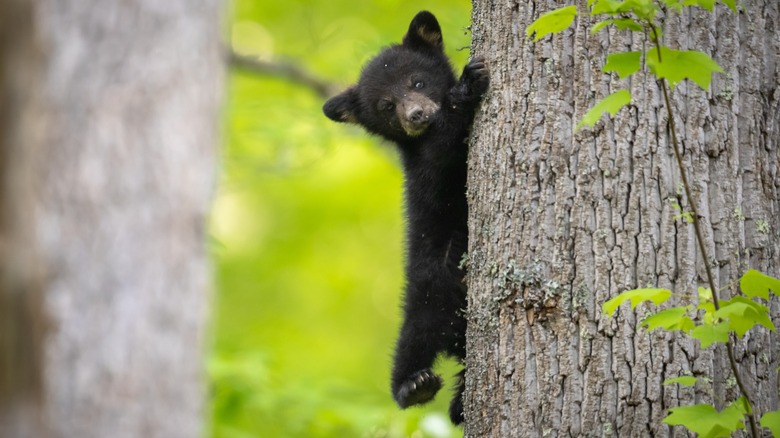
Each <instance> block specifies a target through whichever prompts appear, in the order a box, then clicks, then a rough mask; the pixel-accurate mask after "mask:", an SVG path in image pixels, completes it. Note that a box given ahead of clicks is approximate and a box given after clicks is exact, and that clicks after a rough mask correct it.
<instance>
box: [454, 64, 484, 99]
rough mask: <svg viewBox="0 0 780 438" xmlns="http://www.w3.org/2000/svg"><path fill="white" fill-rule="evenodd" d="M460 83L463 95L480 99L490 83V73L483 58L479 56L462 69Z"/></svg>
mask: <svg viewBox="0 0 780 438" xmlns="http://www.w3.org/2000/svg"><path fill="white" fill-rule="evenodd" d="M460 81H461V83H462V91H463V94H464V95H466V96H469V97H474V98H480V97H482V95H483V94H485V91H487V88H488V84H489V83H490V71H489V70H488V68H487V64H486V63H485V58H483V57H481V56H480V57H478V58H474V59H472V60H471V61H470V62H469V63H468V64H467V65H466V67H464V68H463V75H461V77H460Z"/></svg>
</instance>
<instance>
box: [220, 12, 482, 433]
mask: <svg viewBox="0 0 780 438" xmlns="http://www.w3.org/2000/svg"><path fill="white" fill-rule="evenodd" d="M422 9H427V10H430V11H431V12H433V13H434V14H435V15H436V16H437V18H438V19H439V22H440V24H441V26H442V30H443V33H444V41H445V45H446V47H447V52H448V54H449V55H450V57H451V59H452V60H453V64H454V66H455V68H456V70H460V68H462V66H463V65H464V63H465V61H466V59H467V58H468V56H469V53H468V49H467V48H468V45H469V43H470V34H469V32H468V25H469V15H470V9H471V5H470V3H468V2H466V1H462V0H460V1H455V2H453V1H446V0H437V1H398V0H383V1H375V2H361V1H355V0H327V1H326V0H311V1H305V0H290V1H285V2H281V1H272V2H271V1H252V0H235V1H234V2H233V5H232V11H231V17H232V22H231V24H230V34H231V35H230V38H231V40H232V44H233V47H234V48H235V50H236V51H238V52H240V53H243V54H248V55H252V56H255V57H258V58H260V59H268V60H286V61H293V62H295V63H298V64H300V65H301V66H303V67H304V68H306V69H308V70H309V71H311V72H312V73H313V74H315V75H317V76H319V77H321V78H322V79H325V80H327V81H331V82H335V83H337V84H342V85H344V86H346V85H348V84H349V83H352V82H354V81H355V80H356V79H357V77H358V75H359V72H360V68H361V66H362V65H363V64H364V63H365V62H366V61H367V60H368V59H369V58H370V57H372V56H373V55H375V54H376V53H377V52H378V51H379V50H380V48H381V47H383V46H385V45H388V44H389V43H393V42H400V40H401V37H402V36H403V34H404V33H405V32H406V29H407V27H408V25H409V22H410V21H411V19H412V17H413V16H414V14H415V13H417V12H418V11H420V10H422ZM323 103H324V102H323V99H322V98H321V97H319V96H317V95H316V94H315V93H314V92H312V91H311V90H309V89H307V88H305V87H304V86H302V85H298V84H294V83H290V82H288V81H285V80H283V79H279V78H271V77H266V76H258V75H256V74H251V73H245V72H240V71H233V72H231V74H230V77H229V96H228V103H227V107H226V117H225V140H226V141H225V146H224V149H223V156H222V166H223V170H222V174H221V181H220V186H219V192H218V196H217V199H216V202H215V204H214V210H213V212H212V218H211V230H210V235H211V241H212V245H211V247H212V256H213V259H214V263H215V274H216V281H217V284H216V297H215V303H214V312H213V316H212V348H211V351H210V354H209V358H208V372H209V378H210V394H211V424H210V435H211V436H213V437H225V438H229V437H306V438H312V437H314V438H316V437H415V438H421V437H459V436H461V435H462V433H461V431H460V430H459V429H458V428H455V427H452V426H451V425H450V424H449V421H448V417H447V414H446V410H447V406H448V403H449V399H450V397H451V391H449V390H446V391H442V392H441V393H440V394H439V395H438V397H437V398H436V401H435V402H434V403H432V404H430V405H429V406H426V407H424V408H413V409H408V410H406V411H400V410H399V409H398V408H397V407H396V406H395V405H394V403H393V401H392V397H391V395H390V391H389V374H390V365H391V356H392V351H393V347H394V343H395V338H396V334H397V329H398V325H399V323H400V300H401V290H402V285H403V277H402V266H403V260H402V257H403V255H402V251H403V249H402V246H403V244H402V236H403V219H402V211H401V195H402V193H401V190H402V179H401V172H400V168H399V164H398V160H397V157H396V155H395V153H394V151H393V149H392V147H391V145H389V144H387V143H384V142H382V141H380V140H378V139H377V138H371V137H369V136H368V135H366V134H365V133H364V132H363V131H361V130H360V129H359V128H357V127H354V126H348V125H340V124H336V123H333V122H331V121H329V120H328V119H326V118H325V116H323V115H322V112H321V107H322V104H323ZM457 369H458V368H457V366H456V365H455V364H454V363H452V362H451V361H445V362H443V363H442V364H440V365H439V371H440V372H441V373H442V374H443V376H444V377H445V379H446V380H447V386H448V387H450V386H452V384H453V379H452V375H453V374H454V373H455V372H456V371H457Z"/></svg>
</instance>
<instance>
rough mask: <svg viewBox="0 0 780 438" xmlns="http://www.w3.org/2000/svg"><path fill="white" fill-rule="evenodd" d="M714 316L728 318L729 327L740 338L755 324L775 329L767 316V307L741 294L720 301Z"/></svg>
mask: <svg viewBox="0 0 780 438" xmlns="http://www.w3.org/2000/svg"><path fill="white" fill-rule="evenodd" d="M715 317H716V318H721V319H728V321H729V325H730V326H731V329H732V330H734V332H736V334H737V336H738V337H740V338H741V337H742V336H745V333H747V331H748V330H750V329H751V328H753V326H754V325H756V324H761V325H762V326H764V327H766V328H768V329H769V330H771V331H775V325H774V324H772V320H771V319H770V318H769V308H768V307H766V306H764V305H763V304H759V303H757V302H755V301H753V300H751V299H749V298H746V297H743V296H736V297H734V298H732V299H730V300H728V301H725V302H722V303H721V305H720V310H718V311H716V312H715Z"/></svg>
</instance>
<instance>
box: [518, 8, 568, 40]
mask: <svg viewBox="0 0 780 438" xmlns="http://www.w3.org/2000/svg"><path fill="white" fill-rule="evenodd" d="M576 15H577V7H576V6H566V7H565V8H560V9H555V10H553V11H550V12H547V13H545V14H542V15H541V16H540V17H539V18H537V19H536V20H535V21H534V22H533V23H531V25H530V26H528V28H527V29H526V30H525V34H526V36H528V37H530V36H531V35H533V34H534V33H536V37H535V38H534V41H539V40H540V39H542V38H544V37H545V36H547V35H549V34H551V33H558V32H560V31H562V30H564V29H566V28H567V27H569V25H571V23H572V22H573V21H574V17H575V16H576Z"/></svg>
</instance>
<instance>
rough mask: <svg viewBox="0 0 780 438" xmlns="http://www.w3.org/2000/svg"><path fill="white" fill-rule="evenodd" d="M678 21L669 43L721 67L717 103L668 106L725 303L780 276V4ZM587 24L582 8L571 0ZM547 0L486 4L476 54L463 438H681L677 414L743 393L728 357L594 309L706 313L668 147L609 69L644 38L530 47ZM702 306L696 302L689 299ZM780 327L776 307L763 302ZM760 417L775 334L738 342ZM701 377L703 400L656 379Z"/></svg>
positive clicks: (580, 27) (653, 102)
mask: <svg viewBox="0 0 780 438" xmlns="http://www.w3.org/2000/svg"><path fill="white" fill-rule="evenodd" d="M743 3H744V12H743V13H739V14H734V13H732V12H730V11H729V10H728V9H727V8H725V7H723V5H720V4H719V5H718V6H716V8H715V12H714V13H706V12H701V10H689V11H690V12H685V13H684V14H682V16H679V15H673V16H672V17H671V18H669V19H668V22H667V28H666V36H665V38H666V44H667V45H669V46H672V47H673V48H680V49H697V50H702V51H705V52H707V53H710V54H711V55H712V56H713V58H714V59H715V60H716V61H717V62H718V63H719V64H720V66H721V67H723V68H724V70H725V74H720V75H716V76H715V78H714V80H713V83H712V86H711V88H710V90H709V91H708V92H703V91H701V90H700V89H698V88H697V87H696V86H695V85H693V84H690V83H687V82H685V83H682V84H680V85H679V86H678V87H677V88H676V90H675V91H674V105H675V106H676V110H677V113H676V115H677V118H676V123H677V126H678V128H679V130H680V131H679V133H678V136H679V137H680V138H681V139H682V142H683V145H684V162H685V165H686V166H687V168H688V169H689V172H690V173H689V175H690V176H689V178H690V179H691V180H692V181H693V182H692V185H693V192H694V196H696V199H695V200H694V201H695V202H697V204H698V206H699V211H700V214H701V215H702V216H703V217H702V218H701V222H702V226H703V230H704V231H703V232H704V236H705V240H706V248H707V251H708V257H709V258H710V259H712V260H711V262H712V263H714V275H715V280H716V283H717V286H718V287H719V288H722V291H721V296H724V297H728V296H731V295H732V294H733V293H734V292H735V287H736V286H735V284H734V281H735V280H736V279H738V278H739V276H741V275H742V274H743V273H744V272H745V271H746V270H747V269H748V268H755V269H759V270H761V271H763V272H767V273H769V274H773V275H775V276H777V275H778V274H780V221H778V219H777V218H778V217H780V174H778V170H779V168H780V153H779V152H778V146H780V89H779V88H778V84H779V83H780V55H779V54H780V36H778V35H780V32H778V30H780V29H778V27H779V26H780V6H779V5H778V2H777V1H776V0H747V1H745V2H743ZM577 5H578V10H580V11H584V10H585V7H586V2H585V1H584V0H583V1H578V2H577ZM561 6H562V4H561V3H560V2H558V1H555V0H539V1H535V2H496V1H492V0H484V1H481V0H480V1H475V5H474V13H473V38H474V41H473V45H472V51H473V53H474V54H477V55H484V56H486V58H487V60H488V63H489V65H490V69H491V90H490V91H489V94H488V96H487V98H486V101H485V103H484V104H483V107H482V111H481V113H480V114H479V115H478V117H477V120H476V122H475V127H474V133H473V143H472V148H471V155H470V161H469V181H468V185H469V204H470V221H469V228H470V243H469V245H470V247H469V253H468V254H469V255H468V261H469V264H468V272H469V274H468V287H469V294H470V297H469V326H468V347H467V350H468V356H467V360H466V361H467V364H468V373H467V378H466V381H467V392H466V397H465V402H466V403H465V404H466V429H465V435H466V436H468V437H520V436H625V437H629V436H632V437H634V436H684V435H686V432H685V430H684V429H683V428H681V427H676V428H671V427H669V426H666V425H664V424H662V423H661V420H662V419H663V418H664V416H666V414H667V411H666V410H667V409H668V408H671V407H676V406H679V405H683V404H693V403H703V402H714V403H715V404H716V405H717V406H718V407H720V408H722V407H723V406H724V403H728V402H730V401H731V400H733V399H734V398H735V396H736V393H735V388H734V385H733V383H731V382H733V380H732V379H730V372H729V369H728V366H727V363H728V359H727V356H726V353H725V350H724V349H723V348H722V347H718V348H711V349H707V350H703V349H701V348H700V346H699V343H698V341H692V340H691V339H689V338H688V337H685V336H676V335H671V334H668V333H666V332H661V331H655V332H651V333H647V332H646V331H645V330H644V329H640V328H639V324H638V322H639V321H640V320H641V318H642V317H643V316H644V314H645V312H646V310H647V309H648V307H644V306H640V307H638V308H637V313H636V314H635V313H634V312H631V311H630V310H629V309H628V308H623V309H620V311H618V313H617V315H616V317H615V318H608V317H606V316H604V315H603V314H602V311H601V305H602V304H603V303H604V302H605V301H606V300H608V299H610V298H612V297H614V296H615V295H617V294H618V293H620V292H623V291H625V290H628V289H632V288H636V287H646V286H649V285H650V286H654V285H657V286H658V287H665V288H670V289H672V290H673V291H676V292H678V293H680V294H687V295H686V296H685V297H683V296H681V295H676V296H675V298H673V301H675V304H674V305H684V304H689V303H691V302H694V303H695V301H696V298H695V297H696V288H697V286H699V285H702V286H704V283H705V282H706V276H705V274H704V265H703V263H702V257H701V256H700V255H699V253H698V249H697V246H696V241H695V237H694V231H693V229H692V227H691V226H690V225H689V224H687V223H685V222H683V221H681V220H680V219H675V216H676V215H677V214H678V211H676V210H675V208H674V207H673V204H675V203H676V204H679V205H682V206H683V208H685V206H687V205H689V201H688V200H687V199H684V196H683V195H682V191H681V189H680V186H679V184H680V172H679V170H678V168H677V165H676V162H675V159H674V153H673V150H672V148H671V144H670V139H669V136H668V133H667V129H666V126H667V120H666V116H665V110H664V107H663V98H662V95H661V91H660V88H659V86H658V84H656V83H655V81H654V80H653V79H651V78H650V77H649V76H648V75H642V74H636V75H635V76H634V77H633V79H632V80H631V81H630V83H627V82H626V81H618V79H617V77H615V76H613V75H609V74H604V73H602V72H601V67H602V66H603V63H604V59H605V55H606V54H607V53H614V52H616V51H623V50H626V49H629V48H630V49H629V50H641V49H642V48H643V47H645V45H646V44H647V43H646V42H645V41H643V40H642V38H641V37H639V35H638V34H634V35H631V34H628V33H627V32H621V31H615V30H614V29H610V30H609V31H607V30H602V31H600V32H599V33H597V34H592V33H590V30H589V21H588V19H587V18H584V17H578V18H577V20H576V21H575V23H574V24H573V25H572V27H570V28H569V29H568V30H566V31H564V32H563V33H562V34H560V35H556V36H552V37H550V36H548V37H546V38H543V39H542V40H540V41H538V42H536V43H534V42H532V41H531V40H530V39H528V38H526V36H525V29H526V27H527V26H528V25H529V24H530V23H531V22H532V21H533V20H534V19H536V18H538V16H539V15H540V14H542V13H544V12H547V11H550V10H552V9H556V8H558V7H561ZM625 87H630V90H631V92H632V94H633V96H634V99H633V102H632V105H631V106H629V107H626V108H624V109H623V110H621V112H620V113H618V115H617V116H616V117H615V118H614V119H608V118H607V117H604V118H602V120H601V121H600V122H599V123H597V124H596V126H594V127H593V129H585V130H582V131H580V132H577V133H573V130H574V127H575V126H576V124H577V123H578V121H579V119H580V117H582V115H583V114H584V113H585V111H587V110H588V109H589V108H590V107H591V106H592V105H593V104H594V102H595V101H596V100H597V99H598V98H601V97H604V96H606V95H608V94H609V93H611V92H614V91H616V90H618V89H620V88H625ZM691 294H692V295H691ZM771 307H772V313H773V315H772V316H773V319H774V321H775V323H776V324H777V323H778V322H779V321H780V306H778V300H776V299H775V300H774V301H773V302H772V304H771ZM736 354H737V359H738V361H739V362H740V368H741V371H742V374H743V376H744V378H745V380H746V381H747V382H749V383H748V388H749V390H750V391H751V393H752V394H753V398H754V399H755V400H754V401H755V402H756V406H755V408H756V410H757V411H758V413H759V414H761V413H763V412H765V411H767V410H773V409H778V408H780V403H779V402H778V389H780V385H779V384H778V370H777V369H778V365H780V342H779V339H778V336H777V335H776V334H770V333H769V332H768V331H767V330H764V329H755V330H754V331H752V332H751V333H749V334H748V335H747V336H746V337H745V338H744V340H743V341H741V342H738V343H737V346H736ZM685 374H691V375H694V376H697V377H703V376H710V377H711V378H712V384H711V385H709V384H707V383H704V382H701V383H700V384H697V385H696V386H695V388H693V389H691V388H678V387H677V386H676V385H669V386H664V385H663V384H662V382H663V381H664V380H665V379H668V378H672V377H677V376H680V375H685Z"/></svg>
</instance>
